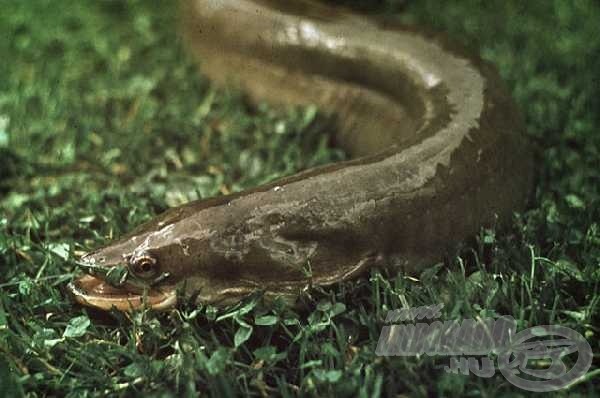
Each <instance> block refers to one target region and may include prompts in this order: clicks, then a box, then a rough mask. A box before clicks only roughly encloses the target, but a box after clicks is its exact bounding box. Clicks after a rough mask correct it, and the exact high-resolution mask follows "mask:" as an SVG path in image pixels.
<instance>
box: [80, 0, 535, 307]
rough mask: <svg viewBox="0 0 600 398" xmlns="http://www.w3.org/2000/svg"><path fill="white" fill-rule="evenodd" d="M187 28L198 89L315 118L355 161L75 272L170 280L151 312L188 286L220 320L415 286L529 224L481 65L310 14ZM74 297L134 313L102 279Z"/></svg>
mask: <svg viewBox="0 0 600 398" xmlns="http://www.w3.org/2000/svg"><path fill="white" fill-rule="evenodd" d="M182 16H183V18H182V19H183V24H184V27H185V28H184V31H185V32H186V37H187V39H188V40H187V42H188V44H189V48H190V49H191V50H192V51H193V52H194V53H195V54H196V55H197V56H198V59H199V61H200V65H201V68H202V70H203V72H204V73H205V74H206V75H208V76H209V77H210V78H212V79H213V80H214V81H215V82H216V83H218V84H230V85H231V84H233V85H234V86H237V87H240V88H241V89H243V90H244V92H246V93H248V95H249V97H250V99H252V100H258V99H261V100H266V101H269V102H271V103H273V104H316V105H318V106H319V109H321V110H322V111H323V112H326V113H329V114H332V115H335V118H336V119H335V120H336V121H337V126H336V127H337V134H336V137H335V141H336V144H337V145H338V146H341V147H342V148H344V149H345V150H346V151H347V152H348V153H350V154H351V155H352V156H353V160H350V161H347V162H341V163H336V164H333V165H328V166H324V167H320V168H316V169H312V170H308V171H305V172H302V173H299V174H297V175H294V176H291V177H289V178H285V179H282V180H279V181H276V182H274V183H271V184H268V185H265V186H260V187H257V188H255V189H252V190H248V191H244V192H241V193H237V194H234V195H227V196H221V197H218V198H211V199H208V200H202V201H197V202H193V203H190V204H187V205H184V206H181V207H178V208H174V209H171V210H169V211H167V212H166V213H165V214H163V215H161V216H159V217H157V218H156V219H155V220H152V221H151V222H149V223H147V224H145V225H143V226H142V227H140V228H138V230H136V231H134V232H133V233H132V234H130V235H129V236H127V237H125V238H122V239H121V240H120V241H118V242H115V243H112V244H110V245H108V246H107V247H105V248H102V249H100V250H97V251H95V252H93V253H90V254H88V255H87V256H86V257H84V261H87V262H93V263H95V264H97V265H101V266H106V267H111V266H114V265H116V264H121V263H127V264H129V265H130V266H133V265H134V264H140V261H141V260H140V259H141V258H142V257H144V258H152V259H153V260H154V262H153V264H152V267H153V272H150V275H156V273H162V272H168V273H169V277H168V278H167V279H165V281H164V282H162V283H161V284H160V285H158V286H156V287H153V288H152V289H150V291H149V292H148V296H149V297H150V298H154V301H153V302H151V303H150V304H151V305H153V306H154V307H156V308H165V307H168V306H171V305H173V304H174V300H172V299H171V300H166V299H164V294H165V292H169V293H170V292H173V291H174V289H176V288H182V287H183V286H184V287H185V293H186V294H195V293H196V294H198V299H199V300H201V301H203V302H210V303H213V304H230V303H232V302H235V301H236V300H239V299H241V298H242V297H243V296H244V295H246V294H248V293H250V292H252V291H253V290H255V289H264V290H265V291H266V292H267V293H268V294H275V295H286V296H288V297H294V296H296V295H297V294H298V293H299V292H300V291H301V290H302V289H303V288H305V287H306V286H308V285H310V284H313V285H326V284H331V283H334V282H338V281H341V280H344V279H346V278H350V277H353V276H355V275H358V274H359V273H362V272H364V271H366V270H367V269H369V268H370V267H373V266H379V267H395V268H397V269H402V270H405V271H406V272H415V271H418V270H419V269H420V268H421V267H423V266H425V265H428V264H429V265H430V264H432V263H433V262H436V261H439V260H440V259H441V258H442V256H443V255H444V253H446V252H447V250H448V249H450V248H452V247H454V246H455V245H456V244H457V243H458V242H460V241H461V240H463V239H465V238H468V237H470V236H473V235H474V234H476V233H477V231H478V230H479V228H481V227H482V226H490V225H497V224H498V223H499V222H500V223H502V222H505V221H507V220H510V218H511V216H512V213H513V212H514V211H518V210H520V209H523V206H524V205H525V203H526V199H527V197H528V193H529V192H530V188H531V186H532V181H531V180H532V161H531V155H530V153H529V151H528V148H527V145H526V143H525V142H524V139H523V135H522V133H523V126H522V124H521V120H520V117H519V115H518V113H517V111H516V110H515V108H514V105H513V103H512V101H511V99H510V97H509V95H508V94H507V90H506V89H505V87H504V86H503V84H502V82H501V81H500V79H499V77H498V75H497V73H496V72H495V70H494V69H493V68H492V67H491V66H490V65H488V64H487V63H485V62H483V61H481V60H479V59H477V58H474V57H470V56H467V55H465V54H464V52H463V51H461V50H456V49H455V48H453V47H451V46H449V45H448V44H446V41H445V40H444V39H442V38H440V37H438V36H431V35H427V34H424V33H422V32H419V31H416V30H415V29H412V28H402V27H393V28H391V27H387V26H385V25H382V24H378V23H376V22H373V21H371V20H368V19H366V18H365V17H363V16H357V15H354V14H351V13H349V12H346V11H341V10H338V9H331V8H328V7H326V6H324V5H322V4H318V3H313V2H310V1H302V0H300V1H287V0H286V1H284V0H281V1H274V0H270V1H264V0H263V1H260V0H254V1H253V0H231V1H227V0H190V1H187V2H185V3H184V6H183V12H182ZM182 117H185V115H182ZM136 261H137V263H136ZM92 279H94V282H90V281H91V280H92ZM99 286H101V287H99ZM72 288H73V290H74V292H75V294H76V297H77V300H78V301H80V302H82V303H84V304H88V305H92V306H97V307H100V308H109V307H110V306H113V305H114V306H116V307H117V308H120V309H127V308H126V307H137V306H138V305H139V303H140V301H141V299H140V296H139V294H138V295H135V294H134V293H132V292H131V291H130V292H129V295H126V294H125V292H126V290H127V289H126V288H120V289H111V288H108V287H106V286H105V284H102V283H101V280H99V279H98V278H91V277H87V279H85V278H84V280H82V281H80V282H79V283H78V282H75V283H74V284H73V285H72ZM161 292H162V294H163V296H160V293H161ZM103 296H104V298H105V299H106V297H109V299H108V301H103V302H102V303H100V301H99V298H101V297H103ZM161 297H162V298H161ZM127 300H128V301H127ZM136 300H137V301H136ZM122 301H125V302H126V304H127V305H126V306H124V305H120V304H119V303H120V302H122ZM167 301H168V303H167Z"/></svg>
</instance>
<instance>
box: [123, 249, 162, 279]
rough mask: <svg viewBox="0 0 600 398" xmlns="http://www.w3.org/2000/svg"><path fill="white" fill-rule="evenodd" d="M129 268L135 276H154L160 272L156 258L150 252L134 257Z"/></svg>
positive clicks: (144, 277)
mask: <svg viewBox="0 0 600 398" xmlns="http://www.w3.org/2000/svg"><path fill="white" fill-rule="evenodd" d="M129 268H130V270H131V272H132V273H133V274H134V275H135V276H137V277H139V278H142V279H149V278H152V277H154V276H155V275H156V274H157V272H158V266H157V263H156V259H155V258H154V257H152V256H150V255H148V254H144V255H142V256H139V257H136V258H135V259H133V260H132V261H131V264H130V267H129Z"/></svg>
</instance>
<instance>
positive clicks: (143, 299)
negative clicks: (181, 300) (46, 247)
mask: <svg viewBox="0 0 600 398" xmlns="http://www.w3.org/2000/svg"><path fill="white" fill-rule="evenodd" d="M68 288H69V290H70V291H71V294H72V295H73V297H74V298H75V301H77V302H78V303H79V304H82V305H86V306H89V307H94V308H98V309H101V310H105V311H109V310H111V309H113V308H115V309H117V310H119V311H134V310H136V309H140V308H144V307H149V308H152V309H153V310H166V309H169V308H172V307H174V306H175V304H176V303H177V292H176V290H175V288H174V287H171V286H164V287H161V288H157V287H152V288H146V289H141V288H139V287H135V286H133V285H130V284H125V285H123V286H122V287H114V286H111V285H109V284H108V283H107V282H106V281H104V280H102V279H101V278H98V277H95V276H92V275H84V276H82V277H80V278H78V279H76V280H74V281H73V282H71V283H69V285H68Z"/></svg>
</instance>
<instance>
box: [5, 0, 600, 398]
mask: <svg viewBox="0 0 600 398" xmlns="http://www.w3.org/2000/svg"><path fill="white" fill-rule="evenodd" d="M347 3H348V2H347ZM350 3H352V2H350ZM354 3H359V2H356V1H355V2H354ZM362 3H363V4H362V5H363V6H365V4H366V7H367V8H368V9H370V10H372V11H373V10H375V11H382V10H386V11H390V10H396V11H397V10H399V9H401V10H402V11H403V13H402V17H401V18H402V19H403V20H404V21H405V22H410V23H417V24H425V25H429V26H431V27H433V28H434V29H437V30H439V31H445V32H447V33H448V34H449V35H450V36H451V37H452V38H454V40H456V41H458V42H461V43H463V44H464V45H465V46H467V47H468V48H470V49H471V50H472V51H473V52H476V53H480V54H481V55H482V56H483V57H484V58H486V59H488V60H490V61H491V62H493V63H494V64H496V65H497V67H498V68H499V70H500V72H501V74H502V76H503V77H504V79H505V80H506V81H507V82H508V85H509V87H510V88H511V90H512V92H513V95H514V97H515V99H516V101H517V103H518V104H519V106H520V108H521V109H522V111H523V113H524V116H525V119H526V122H527V130H528V135H529V136H530V137H531V139H532V141H533V142H534V144H535V145H536V148H537V156H538V163H537V166H538V181H537V183H536V193H535V199H534V200H533V202H532V206H531V208H530V209H529V210H528V211H527V212H525V213H523V214H519V215H516V216H515V220H514V223H513V225H512V227H511V228H508V229H506V230H502V231H493V230H483V231H481V233H480V235H479V236H478V237H477V239H475V241H474V242H471V243H468V244H465V245H464V247H463V248H462V250H461V251H460V252H458V253H457V254H458V255H457V257H456V258H454V259H453V261H451V264H449V266H447V267H442V266H439V265H435V264H432V268H430V269H428V270H426V271H425V272H423V274H422V275H420V276H418V278H408V277H406V276H404V275H395V274H393V273H392V272H389V271H387V272H386V271H381V272H379V271H373V272H372V273H371V274H370V275H368V276H365V277H364V278H361V279H359V280H355V281H351V282H348V283H343V284H339V285H336V286H334V287H332V288H328V289H323V290H321V289H316V290H313V291H311V292H309V293H308V294H307V296H306V297H304V298H303V299H302V300H303V302H304V303H305V305H304V307H303V309H301V310H298V309H291V308H286V307H284V306H283V305H279V304H275V305H273V306H265V305H263V304H262V303H261V301H260V299H259V297H252V298H249V299H248V300H246V301H244V302H243V303H242V304H240V305H239V306H237V307H232V308H228V309H225V310H217V309H215V308H211V307H205V306H196V305H194V304H192V303H182V304H181V305H180V306H179V307H178V308H177V309H176V310H173V311H170V312H167V313H161V314H155V313H152V312H148V311H144V312H138V313H135V314H132V315H124V314H118V313H111V314H100V313H96V312H93V311H90V310H87V309H85V308H81V307H79V306H76V305H74V304H73V303H72V301H71V300H70V299H69V297H68V295H66V294H65V291H64V287H65V284H66V282H67V281H69V280H70V279H71V278H72V277H73V276H74V275H75V272H74V266H73V262H72V260H73V259H74V258H76V257H77V255H79V254H80V253H82V252H84V251H86V250H88V249H91V248H94V247H97V246H99V245H101V244H103V243H106V242H108V241H109V240H111V239H113V238H114V237H116V236H119V235H121V234H123V233H125V232H126V231H128V230H129V229H130V228H131V227H132V226H134V225H137V224H139V223H141V222H143V221H145V220H148V219H150V218H151V217H152V216H153V215H155V214H157V213H159V212H161V211H162V210H164V209H166V208H167V207H169V206H173V205H177V204H179V203H182V202H185V201H188V200H192V199H196V198H200V197H207V196H213V195H218V194H221V193H227V192H231V191H237V190H240V189H244V188H247V187H251V186H254V185H256V184H259V183H262V182H265V181H268V180H271V179H273V178H275V177H278V176H282V175H286V174H290V173H293V172H294V171H296V170H299V169H302V168H306V167H310V166H313V165H316V164H322V163H326V162H330V161H334V160H337V159H340V158H341V157H342V156H343V154H341V153H340V152H339V151H336V150H333V149H330V148H327V146H326V141H325V139H324V138H322V137H324V136H325V135H326V134H325V133H326V132H327V129H328V128H327V125H326V124H324V123H320V121H319V117H318V113H315V110H314V109H311V108H308V109H290V110H287V111H280V112H276V111H273V110H272V109H269V108H268V107H267V106H259V107H257V108H255V109H249V108H248V106H247V105H246V104H245V103H244V101H243V99H242V97H241V95H240V94H239V93H236V92H234V91H226V90H221V91H219V90H215V89H214V88H213V87H211V86H210V84H209V82H208V81H206V80H205V79H203V78H202V77H201V76H199V75H198V74H197V70H196V67H195V65H194V64H193V62H192V61H191V59H190V58H189V56H188V55H186V54H185V53H184V52H183V50H182V48H181V46H180V43H179V41H178V40H177V39H176V28H175V27H176V13H175V6H174V3H172V2H167V1H161V2H142V1H127V2H120V1H105V2H100V1H97V2H94V1H75V0H68V1H67V0H65V1H61V2H49V1H42V0H31V1H27V2H18V1H11V0H1V1H0V7H1V8H2V13H0V37H2V39H1V40H0V56H1V57H2V62H0V159H1V161H0V209H1V213H0V275H1V276H0V352H1V355H0V396H18V395H20V394H23V393H24V394H26V395H28V396H33V397H40V396H104V395H111V396H129V395H137V394H140V393H144V394H147V395H149V396H161V397H168V396H181V395H184V396H185V395H187V396H194V395H196V394H197V393H199V392H201V391H202V392H208V394H209V395H214V396H221V395H224V394H228V395H233V394H252V395H270V394H273V393H279V394H281V395H288V396H293V395H298V394H310V395H315V396H322V395H340V396H357V395H359V396H378V395H396V394H405V395H467V394H468V395H472V396H490V395H496V394H505V395H506V394H520V395H523V396H524V395H525V391H520V390H517V389H515V388H514V387H512V386H511V385H510V384H509V383H508V382H506V381H505V380H504V379H503V378H502V376H500V375H496V376H494V377H493V378H491V379H483V378H477V377H474V376H460V375H452V374H446V373H444V372H442V371H440V370H438V369H436V368H435V367H436V365H439V364H440V363H441V362H444V361H441V362H440V358H437V359H436V358H429V357H420V358H413V357H407V358H399V357H397V358H382V357H378V356H376V355H375V347H376V344H377V340H378V338H379V333H380V331H381V327H382V325H383V319H384V318H385V314H386V311H387V310H388V309H394V308H401V307H402V306H419V305H432V304H436V303H439V302H443V303H445V304H446V305H445V307H444V309H443V310H442V317H443V319H458V318H473V317H480V316H492V315H494V314H508V315H512V316H514V317H515V318H516V319H517V320H518V325H519V329H522V328H526V327H529V326H533V325H543V324H549V323H552V324H560V325H564V326H567V327H570V328H573V329H574V330H576V331H578V332H579V333H581V334H582V335H584V336H585V337H586V338H587V339H588V341H589V342H590V344H591V345H592V349H593V351H594V352H595V353H596V354H598V353H600V345H599V343H598V341H599V340H598V333H600V331H599V328H598V325H599V324H600V323H599V301H600V294H599V291H598V289H599V281H600V180H599V174H598V167H599V166H600V134H599V133H600V131H599V130H600V112H599V111H600V81H599V75H598V72H597V71H598V70H600V58H599V57H598V56H597V55H598V54H600V25H598V23H597V21H598V20H600V5H599V4H598V3H597V2H594V1H592V0H581V1H576V2H561V1H539V2H538V1H536V2H517V1H507V2H501V1H492V2H483V1H474V0H468V1H463V2H460V3H459V4H455V2H443V3H440V2H438V1H433V0H431V1H420V2H408V3H407V4H404V2H402V1H395V2H394V1H391V0H390V1H387V2H386V1H380V2H377V4H373V3H371V4H367V2H364V1H363V2H362ZM597 365H598V362H597V357H596V360H595V362H594V365H593V368H592V371H591V372H590V373H589V374H588V375H587V377H585V378H584V379H582V380H580V381H579V382H578V383H576V384H575V385H573V386H572V387H571V388H570V389H569V390H566V391H562V392H561V393H559V395H564V394H567V393H569V394H576V395H581V396H587V395H592V394H594V393H597V388H598V374H599V373H598V368H597Z"/></svg>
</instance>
